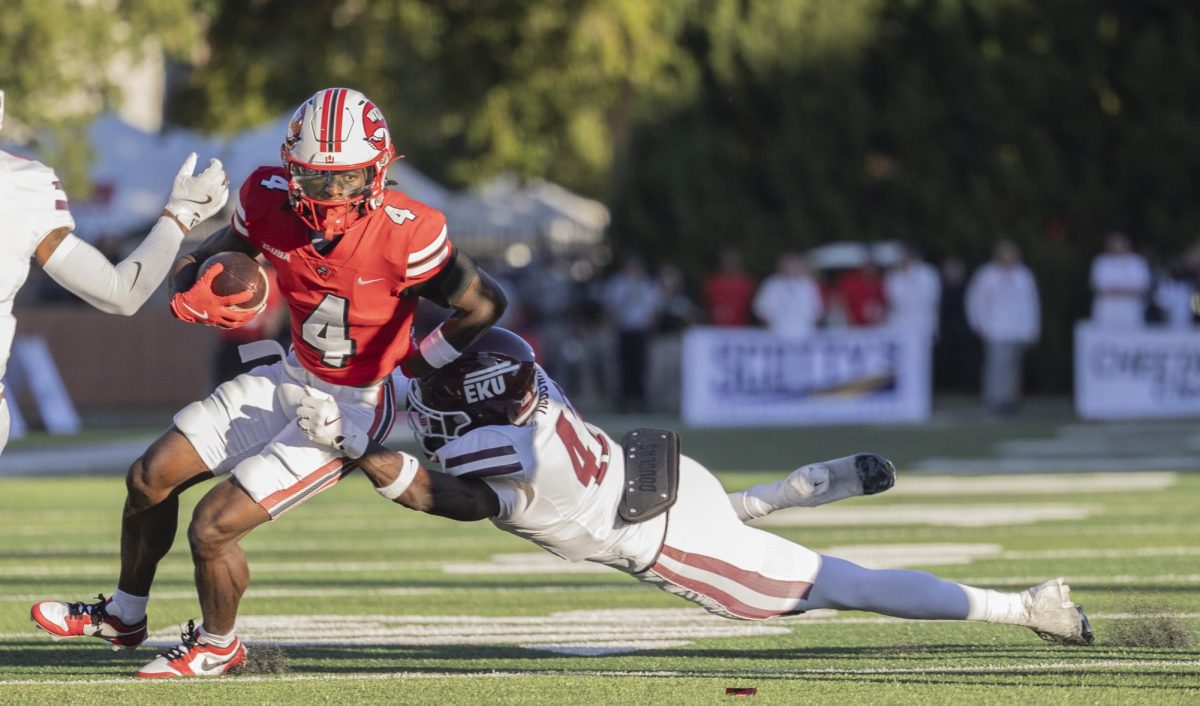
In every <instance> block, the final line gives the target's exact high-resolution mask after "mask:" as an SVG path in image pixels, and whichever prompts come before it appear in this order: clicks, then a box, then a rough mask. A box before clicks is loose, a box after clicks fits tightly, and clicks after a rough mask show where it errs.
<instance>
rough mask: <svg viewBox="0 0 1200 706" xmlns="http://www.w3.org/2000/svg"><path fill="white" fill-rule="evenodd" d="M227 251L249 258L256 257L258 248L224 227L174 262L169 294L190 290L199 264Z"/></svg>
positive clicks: (227, 227) (194, 281)
mask: <svg viewBox="0 0 1200 706" xmlns="http://www.w3.org/2000/svg"><path fill="white" fill-rule="evenodd" d="M227 250H237V251H239V252H244V253H246V254H247V255H249V256H250V257H258V248H256V247H254V245H252V244H250V243H249V242H248V241H246V239H245V238H242V237H241V236H239V235H238V234H237V233H235V232H234V230H233V229H232V228H230V227H229V226H225V227H224V228H222V229H220V230H218V231H217V232H215V233H213V234H212V235H210V236H208V238H207V239H205V241H204V242H203V243H200V246H199V247H197V248H196V249H195V250H193V251H192V252H190V253H188V254H187V255H184V256H183V257H181V258H179V259H178V260H176V261H175V266H174V267H173V268H172V269H171V276H170V278H169V280H170V283H171V293H172V294H174V293H175V292H186V291H187V290H189V289H191V287H192V285H193V284H195V283H196V272H197V271H198V270H199V269H200V264H201V263H203V262H204V261H205V260H207V259H208V258H210V257H212V256H213V255H216V254H217V253H219V252H225V251H227Z"/></svg>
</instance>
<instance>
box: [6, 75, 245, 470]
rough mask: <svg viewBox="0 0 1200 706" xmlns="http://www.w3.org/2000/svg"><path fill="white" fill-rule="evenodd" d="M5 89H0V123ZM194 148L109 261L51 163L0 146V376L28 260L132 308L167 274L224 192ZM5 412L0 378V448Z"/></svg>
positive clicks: (92, 296) (87, 293)
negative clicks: (81, 230) (129, 244)
mask: <svg viewBox="0 0 1200 706" xmlns="http://www.w3.org/2000/svg"><path fill="white" fill-rule="evenodd" d="M3 122H4V92H3V91H0V125H3ZM195 167H196V155H195V154H194V153H193V154H191V155H189V156H188V158H187V159H186V160H184V162H183V166H182V167H180V169H179V173H178V174H177V175H176V176H175V183H174V186H173V188H172V189H171V196H170V198H169V199H168V201H167V205H166V208H164V209H163V212H162V216H161V217H160V218H159V219H158V222H157V223H155V224H154V227H153V228H152V229H151V230H150V233H149V234H148V235H147V236H146V238H145V240H143V241H142V243H141V244H140V245H138V247H137V248H136V249H135V250H134V251H133V252H132V253H130V254H129V257H127V258H125V259H124V260H122V261H121V262H120V263H119V264H117V265H113V264H112V263H111V262H109V260H108V258H107V257H105V256H104V255H103V254H102V253H101V252H100V251H99V250H97V249H96V248H94V247H92V245H91V244H89V243H87V242H86V241H84V240H81V239H80V238H78V237H76V236H75V234H74V233H73V232H72V231H73V230H74V229H75V220H74V219H73V218H71V211H70V208H69V207H68V205H67V195H66V194H65V193H64V192H63V189H62V185H61V184H60V183H59V181H58V176H57V175H56V174H55V173H54V170H53V169H51V168H50V167H48V166H46V165H45V164H42V163H41V162H38V161H36V160H32V159H25V158H24V157H18V156H16V155H14V154H10V153H8V152H5V151H3V150H0V237H2V238H3V240H4V247H3V248H0V380H2V379H3V377H4V373H5V370H6V369H7V367H8V355H9V352H10V351H11V349H12V342H13V336H14V334H15V331H16V327H17V321H16V319H15V318H14V317H13V313H12V309H13V299H15V298H16V296H17V290H19V289H20V288H21V285H23V284H25V279H26V277H28V276H29V261H30V260H31V259H32V260H35V261H37V264H38V265H39V266H40V267H41V268H42V269H43V270H45V271H46V274H48V275H50V277H52V278H53V279H54V281H56V282H58V283H59V284H61V285H62V286H63V287H66V288H67V289H69V290H70V291H71V292H72V293H74V294H75V295H76V296H78V297H79V298H80V299H82V300H84V301H85V302H87V303H88V304H91V305H92V306H94V307H96V308H97V309H99V310H101V311H103V312H106V313H109V314H119V315H121V316H131V315H132V314H133V313H134V312H136V311H137V310H138V309H139V308H141V306H142V304H144V303H146V300H147V299H149V298H150V295H151V294H152V293H153V292H154V290H155V289H156V288H157V287H158V285H159V284H160V283H161V282H162V281H163V278H164V277H166V275H167V271H168V270H169V269H170V267H171V264H172V263H173V262H174V261H175V256H176V254H177V253H178V251H179V245H180V244H181V243H182V242H183V238H184V236H186V235H187V233H188V231H189V230H191V229H192V228H194V227H195V226H196V224H197V223H199V222H200V221H203V220H204V219H205V218H208V217H209V216H211V215H213V214H214V213H217V212H218V211H220V210H221V208H222V207H223V206H224V205H225V201H226V199H227V198H228V197H229V179H228V178H227V177H226V176H225V169H224V168H223V167H222V166H221V162H220V161H218V160H216V159H214V160H212V161H211V163H210V164H209V166H208V168H207V169H205V170H204V171H203V172H201V173H200V174H199V175H196V176H193V175H192V172H193V171H194V170H195ZM8 431H9V412H8V403H7V401H5V399H4V387H3V383H2V382H0V452H3V451H4V446H5V445H6V444H7V443H8Z"/></svg>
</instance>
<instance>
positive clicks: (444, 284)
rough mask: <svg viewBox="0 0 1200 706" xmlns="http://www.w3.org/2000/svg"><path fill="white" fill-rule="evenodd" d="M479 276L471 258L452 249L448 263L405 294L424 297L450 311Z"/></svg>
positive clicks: (456, 249) (460, 251)
mask: <svg viewBox="0 0 1200 706" xmlns="http://www.w3.org/2000/svg"><path fill="white" fill-rule="evenodd" d="M478 276H479V268H478V267H477V266H476V265H475V261H474V260H473V259H471V256H470V255H468V254H466V253H465V252H463V251H462V250H459V249H458V248H454V253H453V254H451V256H450V262H448V263H446V266H445V267H443V268H442V269H441V271H440V272H438V273H437V274H436V275H434V276H433V277H430V278H429V279H427V280H425V281H424V282H421V283H420V284H416V285H414V286H412V287H409V288H408V290H407V291H406V292H405V293H406V294H411V295H416V296H421V297H425V298H426V299H428V300H429V301H431V302H433V303H434V304H437V305H438V306H440V307H442V308H444V309H451V308H453V307H454V305H455V304H456V303H457V302H458V300H459V298H461V297H462V295H463V292H465V291H467V287H469V286H471V282H473V281H475V278H476V277H478Z"/></svg>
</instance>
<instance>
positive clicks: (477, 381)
mask: <svg viewBox="0 0 1200 706" xmlns="http://www.w3.org/2000/svg"><path fill="white" fill-rule="evenodd" d="M520 367H521V364H520V363H500V364H498V365H493V366H491V367H490V368H484V369H483V370H477V371H475V372H473V373H468V374H466V375H464V376H463V396H464V397H466V399H467V402H479V401H480V400H488V399H491V398H493V397H496V396H497V395H503V394H504V393H505V392H507V391H508V386H507V385H506V384H505V381H504V376H505V375H507V374H508V373H511V372H513V371H516V370H519V369H520Z"/></svg>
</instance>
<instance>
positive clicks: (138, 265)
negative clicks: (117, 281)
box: [129, 261, 142, 287]
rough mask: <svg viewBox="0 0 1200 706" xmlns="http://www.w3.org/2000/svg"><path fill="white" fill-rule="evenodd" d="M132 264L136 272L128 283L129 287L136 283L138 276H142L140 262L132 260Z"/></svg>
mask: <svg viewBox="0 0 1200 706" xmlns="http://www.w3.org/2000/svg"><path fill="white" fill-rule="evenodd" d="M133 265H134V267H137V272H134V273H133V281H132V282H130V283H129V286H130V287H132V286H133V285H135V284H137V281H138V277H141V276H142V263H140V262H137V261H134V263H133Z"/></svg>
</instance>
